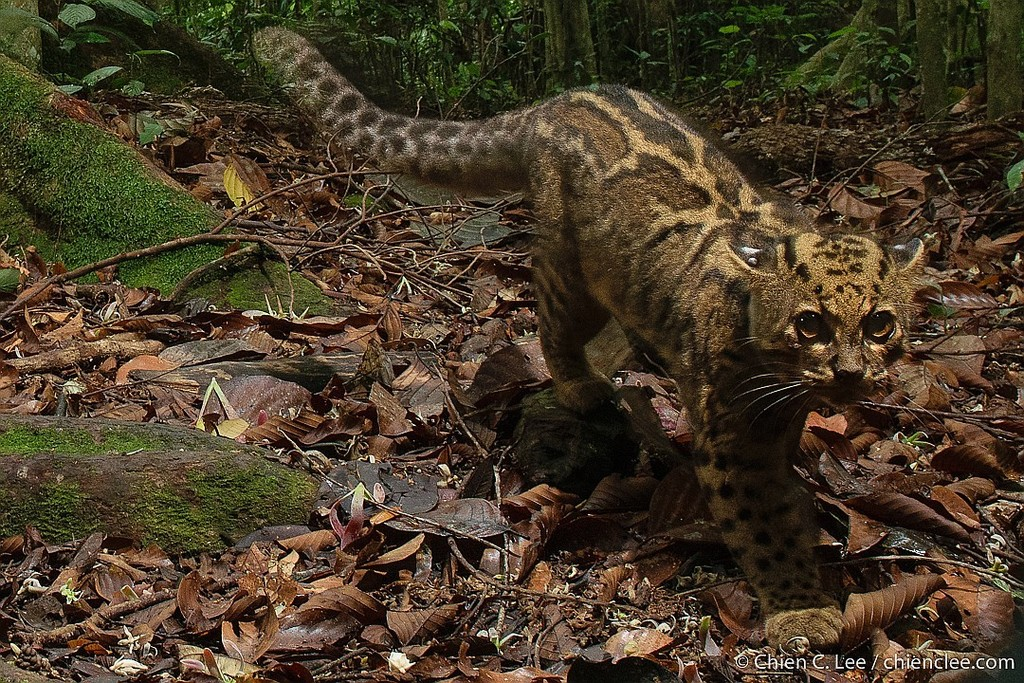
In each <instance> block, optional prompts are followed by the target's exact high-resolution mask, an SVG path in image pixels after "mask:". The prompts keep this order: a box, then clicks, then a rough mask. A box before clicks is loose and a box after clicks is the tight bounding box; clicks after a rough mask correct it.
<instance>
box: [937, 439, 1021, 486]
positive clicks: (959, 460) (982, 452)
mask: <svg viewBox="0 0 1024 683" xmlns="http://www.w3.org/2000/svg"><path fill="white" fill-rule="evenodd" d="M932 467H934V468H935V469H937V470H942V471H943V472H950V473H952V474H976V475H979V476H982V477H989V478H991V479H1003V478H1004V477H1005V476H1006V473H1005V472H1004V471H1003V468H1002V467H1001V466H1000V465H999V461H998V460H997V459H996V456H995V455H993V453H992V451H990V450H989V449H987V448H984V447H982V446H979V445H977V444H960V445H957V446H950V447H949V448H944V449H942V450H941V451H939V452H938V453H936V454H935V455H933V456H932Z"/></svg>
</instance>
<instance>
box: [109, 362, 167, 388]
mask: <svg viewBox="0 0 1024 683" xmlns="http://www.w3.org/2000/svg"><path fill="white" fill-rule="evenodd" d="M177 367H178V366H177V365H176V364H175V363H170V362H168V361H165V360H162V359H160V358H158V357H157V356H136V357H135V358H132V359H131V360H129V361H128V362H127V363H125V364H124V365H122V366H121V367H119V368H118V369H117V376H116V377H115V379H114V384H117V385H122V384H127V383H128V375H130V374H131V372H132V370H155V371H157V372H164V371H167V370H174V369H175V368H177Z"/></svg>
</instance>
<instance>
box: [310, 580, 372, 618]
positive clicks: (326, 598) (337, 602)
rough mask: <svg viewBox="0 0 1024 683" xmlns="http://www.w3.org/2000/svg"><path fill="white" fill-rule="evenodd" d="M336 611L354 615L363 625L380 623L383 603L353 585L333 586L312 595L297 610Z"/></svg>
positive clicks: (325, 612)
mask: <svg viewBox="0 0 1024 683" xmlns="http://www.w3.org/2000/svg"><path fill="white" fill-rule="evenodd" d="M307 610H310V611H317V612H320V613H323V614H329V613H338V614H346V615H348V616H350V617H354V618H355V619H357V620H358V621H359V623H361V624H364V625H370V624H376V623H380V621H381V620H382V619H383V618H384V613H385V610H384V605H382V604H381V603H380V602H379V601H378V600H377V599H376V598H374V597H373V596H372V595H370V594H369V593H364V592H363V591H361V590H359V589H358V588H356V587H355V586H334V587H332V588H329V589H327V590H324V591H320V592H319V593H317V594H316V595H313V596H311V597H310V598H309V600H307V601H306V602H305V603H303V605H302V607H301V608H299V610H298V611H300V612H302V611H307Z"/></svg>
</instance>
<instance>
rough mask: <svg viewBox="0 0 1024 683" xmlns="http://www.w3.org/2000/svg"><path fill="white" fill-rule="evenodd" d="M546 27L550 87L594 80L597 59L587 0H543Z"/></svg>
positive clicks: (546, 52) (562, 87)
mask: <svg viewBox="0 0 1024 683" xmlns="http://www.w3.org/2000/svg"><path fill="white" fill-rule="evenodd" d="M544 27H545V29H546V31H547V34H548V35H547V44H546V49H545V62H546V70H547V74H548V90H549V91H551V90H554V91H557V90H562V89H565V88H568V87H572V86H574V85H583V84H587V83H590V82H592V81H593V80H594V77H595V76H596V74H597V60H596V58H595V56H594V41H593V38H592V37H591V33H590V13H589V12H588V10H587V3H586V0H544Z"/></svg>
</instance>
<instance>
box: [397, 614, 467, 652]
mask: <svg viewBox="0 0 1024 683" xmlns="http://www.w3.org/2000/svg"><path fill="white" fill-rule="evenodd" d="M458 613H459V606H458V605H442V606H440V607H433V608H430V609H417V610H408V611H405V612H395V611H392V610H388V613H387V625H388V628H389V629H391V632H392V633H394V634H395V636H396V637H397V638H398V642H400V643H401V644H402V645H408V644H409V643H411V642H413V641H414V640H419V641H422V640H425V639H427V638H429V637H430V636H432V635H433V634H435V633H437V632H438V631H440V630H441V629H442V628H444V627H445V626H447V625H448V624H450V623H451V622H452V620H453V619H455V617H456V616H457V615H458Z"/></svg>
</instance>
